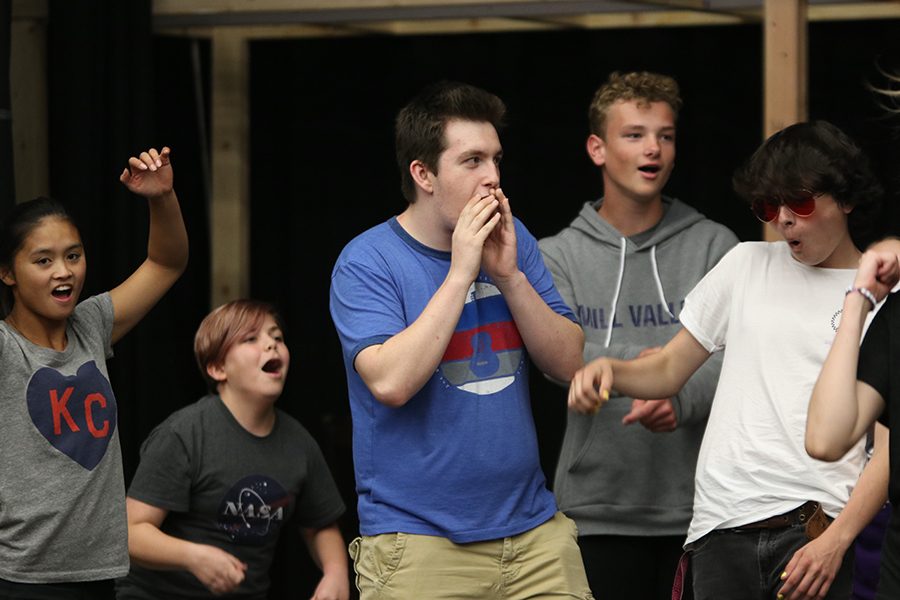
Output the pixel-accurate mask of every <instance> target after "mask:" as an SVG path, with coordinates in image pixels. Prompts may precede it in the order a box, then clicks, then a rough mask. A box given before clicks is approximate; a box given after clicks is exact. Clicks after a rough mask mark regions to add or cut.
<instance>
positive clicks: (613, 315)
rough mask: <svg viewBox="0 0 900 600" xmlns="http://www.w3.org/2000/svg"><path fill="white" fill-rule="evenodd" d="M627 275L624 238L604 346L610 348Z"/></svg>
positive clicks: (623, 239)
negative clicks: (623, 282)
mask: <svg viewBox="0 0 900 600" xmlns="http://www.w3.org/2000/svg"><path fill="white" fill-rule="evenodd" d="M624 276H625V238H622V249H621V251H620V252H619V277H618V279H616V293H615V295H614V296H613V302H612V312H611V313H610V318H609V329H607V330H606V343H605V344H604V345H603V347H604V348H609V342H610V341H612V331H613V325H614V324H615V322H616V307H617V305H618V304H619V292H621V291H622V278H623V277H624Z"/></svg>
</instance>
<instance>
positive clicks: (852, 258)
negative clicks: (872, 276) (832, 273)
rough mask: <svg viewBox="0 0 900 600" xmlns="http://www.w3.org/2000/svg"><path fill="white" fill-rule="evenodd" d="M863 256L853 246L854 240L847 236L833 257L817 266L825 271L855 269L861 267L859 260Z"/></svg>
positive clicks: (832, 254)
mask: <svg viewBox="0 0 900 600" xmlns="http://www.w3.org/2000/svg"><path fill="white" fill-rule="evenodd" d="M861 256H862V252H860V251H859V249H858V248H857V247H856V246H854V245H853V240H851V239H850V235H849V234H847V236H846V237H845V238H844V239H843V240H842V241H841V243H840V244H838V246H837V248H835V249H834V252H832V253H831V256H829V257H828V258H827V259H825V260H824V261H822V262H821V263H819V264H818V265H816V266H817V267H822V268H823V269H855V268H857V267H858V266H859V258H860V257H861Z"/></svg>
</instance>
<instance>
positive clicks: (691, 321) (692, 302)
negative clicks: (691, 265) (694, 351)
mask: <svg viewBox="0 0 900 600" xmlns="http://www.w3.org/2000/svg"><path fill="white" fill-rule="evenodd" d="M743 254H744V252H743V249H742V245H738V246H736V247H735V248H733V249H732V250H730V251H729V252H728V253H727V254H726V255H725V256H723V257H722V259H721V260H720V261H719V262H718V263H717V264H716V266H715V267H713V268H712V269H711V270H710V271H709V272H708V273H707V274H706V275H705V276H704V277H703V279H701V280H700V281H699V282H698V283H697V285H696V286H694V289H693V290H691V291H690V293H689V294H688V295H687V298H685V300H684V309H683V310H682V311H681V314H680V315H679V319H680V320H681V323H682V325H683V326H684V328H685V329H687V330H688V332H689V333H690V334H691V335H692V336H694V339H696V340H697V341H698V342H699V343H700V345H702V346H703V347H704V348H705V349H706V350H707V352H716V351H719V350H722V349H723V348H724V347H725V338H726V336H727V335H728V318H729V315H730V312H731V302H732V297H733V293H734V285H735V282H734V276H735V274H736V273H739V272H740V270H741V269H742V268H745V267H744V266H742V263H743V262H744V261H743V258H742V256H743Z"/></svg>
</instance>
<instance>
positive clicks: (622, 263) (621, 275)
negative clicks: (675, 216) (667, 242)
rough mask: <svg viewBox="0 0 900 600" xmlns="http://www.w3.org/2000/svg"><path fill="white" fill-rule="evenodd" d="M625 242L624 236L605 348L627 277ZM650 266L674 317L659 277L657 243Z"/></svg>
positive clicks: (671, 315) (670, 314) (651, 250)
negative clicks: (624, 280)
mask: <svg viewBox="0 0 900 600" xmlns="http://www.w3.org/2000/svg"><path fill="white" fill-rule="evenodd" d="M625 244H626V241H625V238H622V247H621V251H620V252H619V278H618V279H617V280H616V293H615V296H613V301H612V312H611V314H610V319H609V328H608V329H607V330H606V342H605V343H604V344H603V347H604V348H609V344H610V342H611V341H612V332H613V325H614V324H615V322H616V308H617V307H618V304H619V293H620V292H621V291H622V279H623V278H624V277H625ZM650 266H651V267H652V268H653V280H654V281H655V282H656V291H657V293H658V294H659V299H660V301H661V302H662V305H663V308H664V309H665V310H666V313H667V314H668V315H669V316H670V317H672V319H674V318H675V315H674V314H672V311H671V310H670V309H669V303H668V302H666V294H665V292H664V291H663V286H662V280H661V279H660V278H659V266H657V264H656V245H653V246H652V247H651V248H650Z"/></svg>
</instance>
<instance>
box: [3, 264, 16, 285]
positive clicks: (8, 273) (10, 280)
mask: <svg viewBox="0 0 900 600" xmlns="http://www.w3.org/2000/svg"><path fill="white" fill-rule="evenodd" d="M0 281H2V282H3V283H5V284H6V285H7V286H9V287H12V286H14V285H16V278H15V276H14V275H13V272H12V269H3V268H0Z"/></svg>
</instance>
